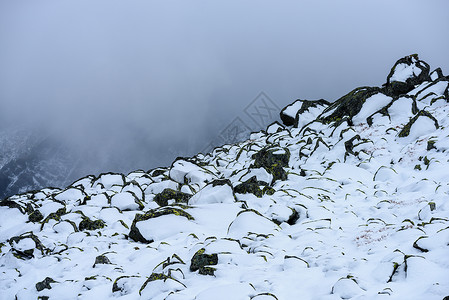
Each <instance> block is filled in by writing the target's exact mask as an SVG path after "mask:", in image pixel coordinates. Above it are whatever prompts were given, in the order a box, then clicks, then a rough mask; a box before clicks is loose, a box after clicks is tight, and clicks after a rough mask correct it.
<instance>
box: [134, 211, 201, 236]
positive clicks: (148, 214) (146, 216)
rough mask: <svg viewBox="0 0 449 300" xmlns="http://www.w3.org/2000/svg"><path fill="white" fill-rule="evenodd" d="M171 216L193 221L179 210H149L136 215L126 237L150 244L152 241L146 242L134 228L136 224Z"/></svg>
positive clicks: (188, 215)
mask: <svg viewBox="0 0 449 300" xmlns="http://www.w3.org/2000/svg"><path fill="white" fill-rule="evenodd" d="M171 214H172V215H176V216H181V217H185V218H187V219H188V220H194V218H193V217H192V216H191V215H190V214H188V213H186V212H185V211H183V210H182V209H179V208H175V207H160V208H157V209H151V210H149V211H147V212H146V213H145V214H136V216H135V217H134V220H133V223H132V225H131V230H130V232H129V234H128V237H129V238H131V239H132V240H134V241H136V242H141V243H152V242H153V241H152V240H147V239H146V238H145V237H144V236H142V234H141V233H140V231H139V229H138V228H137V226H136V224H137V222H140V221H145V220H149V219H151V218H157V217H160V216H164V215H171Z"/></svg>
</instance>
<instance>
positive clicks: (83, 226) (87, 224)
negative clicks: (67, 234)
mask: <svg viewBox="0 0 449 300" xmlns="http://www.w3.org/2000/svg"><path fill="white" fill-rule="evenodd" d="M105 226H106V224H105V223H104V222H103V220H94V221H92V220H91V219H89V218H88V217H83V220H82V221H81V222H80V224H79V230H80V231H83V230H98V229H101V228H104V227H105Z"/></svg>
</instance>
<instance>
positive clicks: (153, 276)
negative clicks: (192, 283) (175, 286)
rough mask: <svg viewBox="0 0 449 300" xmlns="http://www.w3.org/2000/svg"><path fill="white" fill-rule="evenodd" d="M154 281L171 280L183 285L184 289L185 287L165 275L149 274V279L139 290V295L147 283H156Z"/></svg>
mask: <svg viewBox="0 0 449 300" xmlns="http://www.w3.org/2000/svg"><path fill="white" fill-rule="evenodd" d="M156 280H163V281H164V282H165V281H167V280H173V281H176V282H177V283H179V284H181V285H183V286H184V287H186V286H185V285H184V284H183V283H182V282H180V281H179V280H176V279H175V278H173V277H171V276H170V275H165V274H163V273H151V275H150V277H149V278H148V279H147V280H146V281H145V282H144V284H143V285H142V287H141V288H140V290H139V295H140V294H141V293H142V291H143V290H144V289H145V287H146V286H147V284H148V283H150V282H152V281H156Z"/></svg>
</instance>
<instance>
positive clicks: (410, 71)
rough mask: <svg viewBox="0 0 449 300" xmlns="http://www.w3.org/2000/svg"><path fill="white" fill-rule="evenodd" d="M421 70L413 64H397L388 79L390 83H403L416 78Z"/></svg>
mask: <svg viewBox="0 0 449 300" xmlns="http://www.w3.org/2000/svg"><path fill="white" fill-rule="evenodd" d="M421 72H422V70H421V69H420V68H418V67H417V66H416V65H415V64H411V65H408V64H398V65H397V66H396V68H395V69H394V73H393V75H392V76H391V77H390V82H393V81H401V82H405V81H406V80H407V79H408V78H410V77H413V76H418V75H419V74H421Z"/></svg>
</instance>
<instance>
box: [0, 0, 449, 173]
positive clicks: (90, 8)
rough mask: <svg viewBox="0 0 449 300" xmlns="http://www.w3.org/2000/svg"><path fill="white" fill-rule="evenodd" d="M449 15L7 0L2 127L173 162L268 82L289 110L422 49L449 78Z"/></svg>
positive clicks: (446, 5)
mask: <svg viewBox="0 0 449 300" xmlns="http://www.w3.org/2000/svg"><path fill="white" fill-rule="evenodd" d="M448 12H449V1H447V0H441V1H432V0H426V1H417V0H416V1H414V0H396V1H392V0H372V1H369V0H363V1H362V0H352V1H348V0H341V1H336V0H328V1H324V0H321V1H320V0H316V1H302V0H296V1H285V0H284V1H261V0H257V1H229V0H227V1H194V0H192V1H181V0H179V1H170V0H164V1H148V0H145V1H143V0H142V1H134V0H127V1H124V0H120V1H118V0H102V1H99V0H76V1H75V0H73V1H69V0H67V1H43V0H40V1H31V0H29V1H26V0H20V1H11V0H0V42H1V45H0V119H1V121H0V122H1V123H0V124H1V125H2V126H3V128H6V126H7V125H11V124H14V125H15V126H18V125H23V124H26V125H27V126H29V125H30V124H31V125H32V127H34V128H42V129H40V130H42V131H45V130H49V128H50V129H51V130H53V134H57V135H58V136H60V137H61V142H64V143H70V145H73V147H75V146H74V145H81V146H82V147H84V148H86V147H87V148H89V149H90V150H91V151H92V152H95V153H105V156H108V155H109V154H110V153H115V155H116V156H117V155H122V156H123V154H124V153H127V154H126V155H125V156H126V157H125V158H124V162H123V163H122V164H121V165H122V167H121V168H123V171H126V170H125V169H129V170H131V169H137V168H142V169H148V168H150V167H153V166H156V165H160V164H162V165H164V164H167V161H168V160H167V159H169V158H167V156H168V157H170V155H171V154H170V153H175V152H176V151H180V152H181V153H182V152H183V151H187V152H188V151H190V152H191V151H201V150H202V148H203V147H204V145H206V144H207V143H208V141H209V140H211V139H212V138H213V137H214V136H215V135H217V134H218V133H219V132H220V130H222V128H224V127H225V126H226V125H227V124H228V123H229V122H231V121H232V120H233V119H234V118H235V117H236V116H241V117H242V118H243V119H244V116H243V110H244V108H245V107H246V106H247V105H248V104H249V103H250V102H251V101H252V100H253V99H254V97H256V96H257V95H258V94H259V93H260V92H262V91H263V92H265V93H266V94H267V95H268V96H269V97H270V98H271V99H272V100H273V101H274V102H275V103H276V104H277V105H278V106H279V107H283V106H285V105H287V104H289V103H290V102H293V101H294V100H295V99H297V98H301V99H319V98H324V99H327V100H330V101H333V100H336V99H337V98H339V97H340V96H342V95H344V94H345V93H347V92H349V91H350V90H352V89H353V88H355V87H358V86H362V85H371V86H379V85H381V84H382V83H384V82H385V81H386V76H387V74H388V72H389V70H390V68H391V67H392V65H393V64H394V62H395V61H396V60H397V59H399V58H400V57H403V56H405V55H408V54H412V53H418V54H419V55H420V58H421V59H423V60H425V61H427V62H428V63H429V64H430V65H431V67H432V69H434V68H436V67H438V66H440V67H442V69H443V73H444V74H446V75H447V74H448V73H449V39H448V38H447V37H448V34H449V17H448ZM246 122H249V121H248V120H246ZM186 154H190V155H191V154H193V153H186ZM173 155H175V154H173ZM111 157H114V156H113V155H112V156H111ZM173 158H174V157H173ZM115 160H116V158H115ZM159 162H161V163H159ZM90 163H91V162H90ZM114 163H116V162H114ZM114 163H113V162H111V163H110V166H111V168H116V166H115V165H114Z"/></svg>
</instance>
